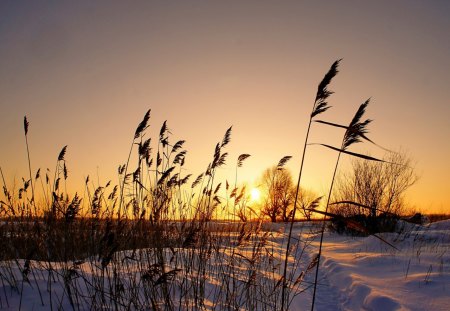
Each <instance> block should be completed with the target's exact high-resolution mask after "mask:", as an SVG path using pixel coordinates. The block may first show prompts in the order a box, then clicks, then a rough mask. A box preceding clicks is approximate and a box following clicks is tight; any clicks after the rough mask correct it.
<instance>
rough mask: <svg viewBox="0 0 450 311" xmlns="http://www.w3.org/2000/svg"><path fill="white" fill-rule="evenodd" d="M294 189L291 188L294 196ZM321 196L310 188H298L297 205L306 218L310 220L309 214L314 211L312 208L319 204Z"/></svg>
mask: <svg viewBox="0 0 450 311" xmlns="http://www.w3.org/2000/svg"><path fill="white" fill-rule="evenodd" d="M295 190H296V189H292V191H293V192H294V193H293V194H292V195H293V196H295ZM321 198H322V197H319V196H318V195H317V194H316V193H315V192H314V191H312V190H308V189H303V188H300V190H299V193H298V196H297V206H298V208H299V209H300V211H301V213H302V214H303V216H304V217H305V218H306V220H311V216H312V214H313V213H314V212H313V209H315V208H317V207H318V206H319V203H320V199H321Z"/></svg>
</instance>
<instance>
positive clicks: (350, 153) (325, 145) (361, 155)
mask: <svg viewBox="0 0 450 311" xmlns="http://www.w3.org/2000/svg"><path fill="white" fill-rule="evenodd" d="M320 145H321V146H324V147H327V148H330V149H332V150H335V151H338V152H342V153H346V154H348V155H351V156H354V157H357V158H361V159H365V160H370V161H377V162H385V163H386V161H384V160H381V159H377V158H374V157H371V156H368V155H365V154H360V153H356V152H351V151H348V150H345V149H339V148H336V147H333V146H330V145H327V144H320Z"/></svg>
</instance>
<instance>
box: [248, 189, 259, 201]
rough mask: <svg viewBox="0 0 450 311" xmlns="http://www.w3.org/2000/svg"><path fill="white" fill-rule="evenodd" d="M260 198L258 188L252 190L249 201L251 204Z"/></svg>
mask: <svg viewBox="0 0 450 311" xmlns="http://www.w3.org/2000/svg"><path fill="white" fill-rule="evenodd" d="M260 197H261V192H260V191H259V189H258V188H253V189H252V190H251V191H250V200H251V201H253V202H255V201H258V200H259V198H260Z"/></svg>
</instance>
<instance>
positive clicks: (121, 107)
mask: <svg viewBox="0 0 450 311" xmlns="http://www.w3.org/2000/svg"><path fill="white" fill-rule="evenodd" d="M448 16H450V3H449V2H448V1H437V0H436V1H434V0H432V1H264V0H258V1H133V2H128V1H7V0H6V1H1V2H0V68H1V69H0V107H1V110H0V111H1V113H0V141H1V151H0V166H1V168H2V171H3V173H4V174H5V176H6V179H7V180H8V183H12V182H13V181H14V180H16V183H17V184H18V183H19V181H20V180H21V177H25V176H27V169H28V166H27V155H26V147H25V141H24V136H23V117H24V116H25V115H26V116H27V118H28V120H29V122H30V129H29V134H28V140H29V146H30V152H31V165H32V168H33V171H36V170H37V169H38V168H39V167H40V168H41V169H46V168H50V170H52V171H54V167H55V164H56V159H57V156H58V154H59V151H60V150H61V148H62V147H63V146H65V145H68V149H67V155H66V161H67V166H68V169H69V179H68V184H69V188H71V189H79V188H80V187H81V188H82V184H83V182H84V178H85V177H86V176H87V175H90V176H91V178H92V177H93V178H94V180H96V181H97V182H98V183H100V184H105V183H106V182H107V181H108V180H110V179H112V181H113V183H114V182H116V183H117V176H116V175H117V173H116V172H117V167H118V166H119V165H120V164H123V163H125V162H126V159H127V156H128V151H129V147H130V143H131V140H132V138H133V135H134V131H135V129H136V126H137V124H138V123H139V122H140V121H141V120H142V117H143V116H144V114H145V112H146V111H147V110H148V109H151V110H152V112H151V120H150V124H151V127H150V129H149V130H150V132H151V133H153V134H154V135H156V134H157V133H158V132H159V128H160V127H161V125H162V123H163V122H164V120H167V124H168V126H169V128H170V130H171V132H172V134H173V138H172V140H173V141H175V140H178V139H185V140H186V141H187V142H186V145H185V147H186V149H187V150H188V155H187V158H186V165H185V167H186V172H189V173H192V174H193V175H194V176H196V175H198V174H200V173H201V172H202V171H203V170H204V169H205V168H206V166H207V165H208V163H209V162H210V161H211V159H212V155H213V153H214V147H215V144H216V143H217V142H219V141H220V140H221V139H222V137H223V135H224V133H225V131H226V129H227V128H228V127H230V126H233V132H232V139H231V143H230V145H229V147H228V149H227V151H228V152H229V158H228V160H229V161H228V165H227V166H226V167H224V168H223V169H221V174H223V176H224V178H227V179H230V180H233V179H234V174H235V164H234V163H235V161H236V159H237V157H238V155H239V154H242V153H248V154H251V157H250V158H249V159H248V160H246V162H245V164H244V167H242V168H240V169H239V173H238V180H239V181H240V182H249V183H253V182H255V181H256V180H257V179H258V177H259V176H260V175H261V173H262V171H263V170H264V169H266V168H267V167H270V166H272V165H276V164H277V163H278V161H279V160H280V159H281V158H282V157H283V156H286V155H290V156H293V158H292V159H291V161H290V162H289V163H288V166H287V167H288V168H289V169H291V170H292V172H293V175H296V174H297V172H298V169H299V166H300V159H301V151H302V147H303V143H304V139H305V132H306V127H307V122H308V118H309V114H310V112H311V108H312V104H313V100H314V97H315V93H316V91H317V85H318V83H319V82H320V81H321V80H322V78H323V76H324V74H325V73H326V72H327V71H328V69H329V67H330V65H331V64H332V63H333V61H335V60H336V59H340V58H342V59H343V60H342V62H341V65H340V68H339V69H340V72H339V74H338V75H337V76H336V77H335V79H334V80H333V81H332V83H331V85H330V89H331V90H333V91H334V92H335V93H334V94H333V95H332V96H331V97H330V100H329V103H330V105H331V106H333V107H332V108H331V109H330V110H329V111H327V112H326V114H323V119H326V120H328V121H332V122H338V123H343V124H347V123H349V121H350V120H351V118H352V117H353V115H354V113H355V111H356V109H357V108H358V106H359V105H360V104H361V103H362V102H364V101H365V100H366V99H367V98H371V103H370V105H369V108H368V110H367V115H366V116H367V117H369V118H371V119H373V120H374V121H373V122H372V124H370V127H369V131H370V133H369V137H370V138H371V139H372V140H374V141H375V142H377V143H378V144H380V145H382V146H384V147H386V148H388V149H391V150H403V151H405V152H407V153H408V154H409V156H410V157H411V158H412V160H413V163H414V164H415V170H416V173H417V174H418V175H419V176H420V179H419V181H418V182H417V183H416V184H415V185H414V186H413V187H412V188H411V189H410V190H409V191H408V194H407V201H408V203H409V204H410V205H411V206H412V207H413V208H415V209H416V210H419V211H423V212H427V211H433V212H448V207H449V203H450V197H449V196H448V191H449V190H450V189H449V185H450V183H449V180H448V176H450V164H449V162H448V159H449V158H450V142H449V137H450V123H449V121H448V118H449V116H450V105H449V99H450V87H449V78H448V73H449V72H450V58H449V57H448V56H449V55H450V37H449V36H448V31H449V30H450V19H449V18H448ZM341 135H342V133H339V131H336V130H335V129H333V130H330V129H327V128H324V126H319V125H318V124H314V125H313V127H312V133H311V141H312V142H321V143H328V144H334V145H339V144H340V139H341ZM352 150H353V151H357V152H362V153H368V154H371V155H373V156H377V157H383V155H384V151H383V150H382V149H379V148H376V147H374V146H370V145H367V144H360V145H357V146H355V147H354V148H352ZM335 160H336V154H335V153H334V152H333V151H331V150H326V149H324V148H321V147H319V146H311V147H309V148H308V152H307V155H306V159H305V171H304V177H303V180H302V186H304V187H306V188H310V189H313V190H314V191H316V192H317V193H325V192H326V190H327V188H328V187H329V185H330V181H331V177H332V170H333V166H334V163H335ZM349 161H350V160H349V159H348V158H346V159H344V160H343V164H342V168H341V170H343V169H344V168H345V167H348V163H347V165H346V162H349Z"/></svg>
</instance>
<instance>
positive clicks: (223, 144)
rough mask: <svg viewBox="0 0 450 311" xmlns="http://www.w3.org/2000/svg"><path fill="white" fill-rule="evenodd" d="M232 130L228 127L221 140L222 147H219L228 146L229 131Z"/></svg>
mask: <svg viewBox="0 0 450 311" xmlns="http://www.w3.org/2000/svg"><path fill="white" fill-rule="evenodd" d="M232 128H233V127H232V126H230V127H229V128H228V130H227V131H226V132H225V135H224V137H223V140H222V145H221V147H225V146H226V145H228V143H229V142H230V140H231V129H232Z"/></svg>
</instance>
